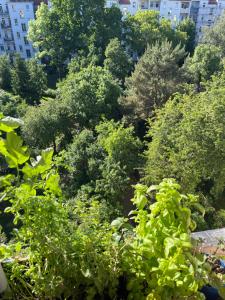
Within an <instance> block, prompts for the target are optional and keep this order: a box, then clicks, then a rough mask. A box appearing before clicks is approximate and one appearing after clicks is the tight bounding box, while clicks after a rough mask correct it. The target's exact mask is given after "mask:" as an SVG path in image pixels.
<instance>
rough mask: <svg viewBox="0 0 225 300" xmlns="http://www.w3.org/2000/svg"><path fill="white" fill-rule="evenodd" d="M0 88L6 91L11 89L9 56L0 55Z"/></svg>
mask: <svg viewBox="0 0 225 300" xmlns="http://www.w3.org/2000/svg"><path fill="white" fill-rule="evenodd" d="M0 88H1V89H3V90H6V91H9V90H11V64H10V61H9V57H8V56H6V55H1V57H0Z"/></svg>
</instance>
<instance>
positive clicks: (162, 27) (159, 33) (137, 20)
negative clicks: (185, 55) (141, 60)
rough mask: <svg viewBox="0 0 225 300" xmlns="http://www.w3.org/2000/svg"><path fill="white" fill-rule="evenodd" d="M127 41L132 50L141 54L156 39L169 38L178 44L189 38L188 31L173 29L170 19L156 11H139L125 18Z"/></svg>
mask: <svg viewBox="0 0 225 300" xmlns="http://www.w3.org/2000/svg"><path fill="white" fill-rule="evenodd" d="M124 34H125V41H126V44H127V46H128V48H129V49H130V51H131V53H132V52H137V54H138V55H139V56H140V55H142V54H143V53H144V51H145V49H146V48H147V45H150V46H151V45H153V44H154V43H155V42H156V41H159V42H162V41H163V40H165V39H167V40H169V41H171V42H172V43H173V45H174V46H176V45H177V44H179V43H182V44H184V43H185V41H186V38H187V33H186V32H181V31H179V30H177V29H173V28H172V26H171V22H170V21H169V20H165V19H161V20H160V18H159V14H158V12H156V11H151V10H148V11H139V12H137V13H136V14H135V15H134V16H128V17H127V18H126V20H125V30H124Z"/></svg>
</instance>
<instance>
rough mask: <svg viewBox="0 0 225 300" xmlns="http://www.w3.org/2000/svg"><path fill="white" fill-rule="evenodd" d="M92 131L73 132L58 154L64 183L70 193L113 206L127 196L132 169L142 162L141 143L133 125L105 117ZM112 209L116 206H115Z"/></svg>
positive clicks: (133, 170) (133, 173) (134, 169)
mask: <svg viewBox="0 0 225 300" xmlns="http://www.w3.org/2000/svg"><path fill="white" fill-rule="evenodd" d="M95 132H96V133H97V135H95V134H94V132H93V131H91V130H87V129H84V130H82V131H81V132H78V133H77V134H75V135H74V137H73V141H72V143H71V144H70V145H69V146H68V147H67V149H66V151H63V152H62V153H61V154H60V155H59V159H58V162H59V166H61V167H62V168H63V169H64V170H66V171H65V172H64V177H63V187H64V190H66V191H67V194H69V195H78V196H77V197H78V198H79V196H80V195H81V194H82V197H84V194H86V199H89V198H90V197H95V198H96V197H98V198H99V199H105V200H106V201H107V202H108V203H109V204H110V205H112V209H113V206H115V204H116V203H119V202H120V201H121V199H123V198H124V197H125V196H126V191H127V190H129V184H130V182H131V180H132V182H133V181H135V180H137V178H136V177H135V171H136V170H137V168H139V167H140V166H141V164H142V160H141V157H140V156H139V153H140V150H141V147H142V144H141V142H140V140H139V139H138V138H136V137H135V135H134V129H133V127H127V128H125V127H124V124H121V123H119V122H118V123H116V122H114V121H112V120H111V121H104V122H102V123H100V124H99V125H97V126H96V128H95ZM114 209H115V207H114Z"/></svg>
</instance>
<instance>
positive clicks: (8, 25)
mask: <svg viewBox="0 0 225 300" xmlns="http://www.w3.org/2000/svg"><path fill="white" fill-rule="evenodd" d="M41 2H42V1H41V0H33V1H31V0H23V1H21V0H12V1H10V0H0V55H2V54H5V53H6V54H8V55H10V56H11V57H12V56H13V55H14V54H15V53H19V54H20V55H21V57H22V58H24V59H29V58H31V57H33V56H34V55H35V51H36V50H35V49H34V48H33V46H32V44H31V43H30V42H29V41H28V38H27V31H28V26H29V21H30V20H32V19H34V17H35V11H36V9H37V7H38V5H40V3H41ZM44 2H45V3H48V2H47V1H44Z"/></svg>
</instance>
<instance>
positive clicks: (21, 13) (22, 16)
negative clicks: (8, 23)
mask: <svg viewBox="0 0 225 300" xmlns="http://www.w3.org/2000/svg"><path fill="white" fill-rule="evenodd" d="M20 18H21V19H23V18H24V11H23V10H22V9H21V10H20Z"/></svg>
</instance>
